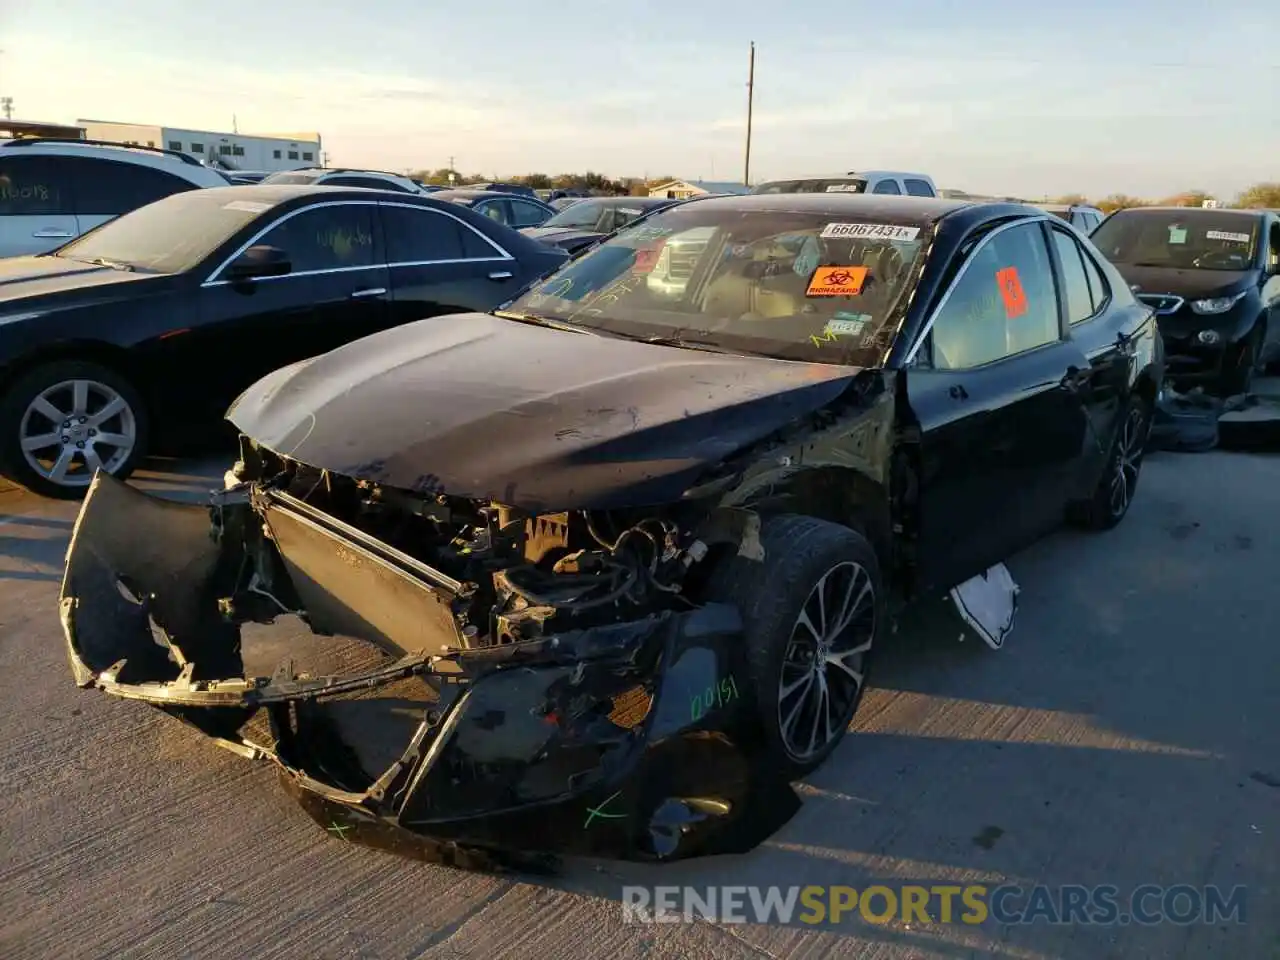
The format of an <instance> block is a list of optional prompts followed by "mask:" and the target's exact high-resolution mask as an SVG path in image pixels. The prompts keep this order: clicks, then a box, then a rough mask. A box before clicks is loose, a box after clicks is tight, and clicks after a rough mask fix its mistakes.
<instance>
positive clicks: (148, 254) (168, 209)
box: [54, 187, 271, 273]
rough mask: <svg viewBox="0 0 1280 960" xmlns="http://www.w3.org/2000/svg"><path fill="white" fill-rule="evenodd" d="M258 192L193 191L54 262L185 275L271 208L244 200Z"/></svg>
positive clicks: (135, 215) (140, 212)
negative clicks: (104, 264) (246, 194)
mask: <svg viewBox="0 0 1280 960" xmlns="http://www.w3.org/2000/svg"><path fill="white" fill-rule="evenodd" d="M252 189H253V188H252V187H228V188H226V189H212V190H187V191H184V192H183V193H175V194H173V195H172V196H168V197H165V198H164V199H163V200H157V201H156V202H155V203H150V204H147V206H145V207H139V208H138V209H137V210H134V211H132V212H131V213H126V214H125V215H124V216H122V217H117V218H116V219H115V220H110V221H108V222H107V223H104V224H103V225H102V226H100V227H98V228H97V229H96V230H93V231H91V232H90V233H86V234H85V235H84V236H83V237H81V238H80V239H79V240H73V241H71V243H69V244H67V245H66V246H64V247H61V248H59V249H58V250H57V251H56V252H55V253H54V256H57V257H64V258H66V259H68V260H82V261H86V262H94V261H99V260H105V261H109V262H111V263H119V264H123V265H125V266H130V267H136V268H138V269H141V270H155V271H157V272H159V273H181V272H183V271H185V270H190V269H191V268H192V267H194V266H195V265H196V264H198V263H200V261H202V260H203V259H204V258H205V257H207V256H209V254H211V253H213V251H215V250H217V249H218V247H220V246H222V244H224V243H225V242H226V241H227V240H229V239H231V237H232V236H234V235H235V234H236V233H237V232H239V231H240V230H241V229H242V228H243V227H245V226H246V225H247V224H249V223H250V222H251V221H253V220H255V219H256V218H258V217H260V216H261V215H262V214H263V213H264V212H266V211H267V210H269V209H271V204H269V203H263V202H260V201H256V200H245V199H243V198H241V197H238V194H239V193H240V191H242V190H252Z"/></svg>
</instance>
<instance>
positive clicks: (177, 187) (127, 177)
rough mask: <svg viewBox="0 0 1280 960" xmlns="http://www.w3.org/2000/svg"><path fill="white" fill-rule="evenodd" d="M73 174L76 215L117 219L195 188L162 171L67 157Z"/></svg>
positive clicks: (91, 158)
mask: <svg viewBox="0 0 1280 960" xmlns="http://www.w3.org/2000/svg"><path fill="white" fill-rule="evenodd" d="M66 160H67V162H68V165H69V168H70V170H71V171H72V179H73V187H74V191H75V198H76V199H75V206H76V213H78V214H86V215H90V216H93V215H97V216H104V215H105V216H119V215H120V214H122V213H128V212H129V211H130V210H137V209H138V208H139V207H145V206H146V205H147V204H149V203H155V202H156V201H157V200H162V199H163V198H165V197H167V196H170V195H172V194H175V193H181V192H183V191H185V190H194V189H196V187H195V184H193V183H190V182H189V181H187V180H183V179H182V178H181V177H175V176H174V175H173V174H171V173H165V172H164V171H163V170H155V169H153V168H151V167H144V166H142V165H140V164H136V163H120V162H119V161H114V160H99V159H96V158H94V157H67V158H66Z"/></svg>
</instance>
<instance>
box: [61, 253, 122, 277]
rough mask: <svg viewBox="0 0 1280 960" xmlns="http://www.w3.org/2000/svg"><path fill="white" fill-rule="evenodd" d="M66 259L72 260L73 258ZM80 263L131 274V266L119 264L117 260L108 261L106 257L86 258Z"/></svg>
mask: <svg viewBox="0 0 1280 960" xmlns="http://www.w3.org/2000/svg"><path fill="white" fill-rule="evenodd" d="M68 259H71V260H74V259H76V258H75V257H70V258H68ZM80 262H81V263H92V264H95V265H96V266H99V267H110V268H111V269H112V270H122V271H124V272H125V273H133V269H134V268H133V264H131V263H121V262H120V261H119V260H108V259H107V258H106V257H87V258H85V259H84V260H81V261H80Z"/></svg>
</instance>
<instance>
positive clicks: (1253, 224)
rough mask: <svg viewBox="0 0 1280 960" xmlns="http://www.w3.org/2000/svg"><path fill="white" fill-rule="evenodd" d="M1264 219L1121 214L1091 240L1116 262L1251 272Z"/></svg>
mask: <svg viewBox="0 0 1280 960" xmlns="http://www.w3.org/2000/svg"><path fill="white" fill-rule="evenodd" d="M1259 223H1260V219H1259V218H1258V217H1254V216H1243V215H1241V214H1239V213H1231V212H1229V211H1225V210H1196V209H1194V208H1191V209H1187V210H1121V211H1119V212H1117V213H1114V214H1112V215H1111V216H1110V217H1109V218H1108V219H1107V222H1106V223H1104V224H1103V225H1102V226H1100V227H1099V228H1098V229H1097V230H1096V231H1095V232H1094V233H1093V234H1092V235H1091V236H1090V239H1091V240H1092V241H1093V244H1094V246H1096V247H1097V248H1098V249H1099V250H1100V251H1102V254H1103V256H1105V257H1106V258H1107V259H1108V260H1110V261H1111V262H1112V263H1119V264H1128V265H1130V266H1135V267H1169V268H1173V269H1180V270H1248V269H1249V268H1250V267H1252V266H1253V264H1254V257H1255V255H1256V254H1257V250H1258V242H1259V236H1258V233H1259Z"/></svg>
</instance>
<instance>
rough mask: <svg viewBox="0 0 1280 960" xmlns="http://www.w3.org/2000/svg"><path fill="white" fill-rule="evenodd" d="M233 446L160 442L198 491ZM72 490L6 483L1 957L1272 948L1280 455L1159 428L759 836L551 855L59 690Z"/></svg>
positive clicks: (144, 714) (899, 666) (910, 633)
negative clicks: (471, 838)
mask: <svg viewBox="0 0 1280 960" xmlns="http://www.w3.org/2000/svg"><path fill="white" fill-rule="evenodd" d="M223 466H224V464H223V463H222V462H215V461H208V462H205V463H199V464H188V463H170V464H161V465H158V466H157V467H156V469H153V470H148V471H144V472H143V473H142V474H141V475H139V477H138V478H137V482H138V483H139V484H140V485H141V486H143V487H144V488H147V489H150V490H153V491H163V492H166V493H169V494H172V495H176V496H193V497H194V496H199V495H200V493H201V491H202V490H203V489H204V488H206V487H207V486H208V485H210V483H211V482H216V478H217V477H218V476H219V475H220V473H221V470H222V468H223ZM75 511H76V507H75V505H73V504H67V503H56V502H52V501H45V500H40V499H38V498H36V497H34V496H32V495H30V494H27V493H24V492H22V491H20V490H15V489H7V490H0V661H2V662H3V678H2V679H0V691H2V693H0V730H3V731H4V733H3V736H2V737H0V851H2V856H0V904H3V909H4V915H3V920H2V921H0V955H2V956H4V957H8V958H24V957H58V958H60V960H71V958H79V957H93V958H97V957H108V956H110V957H173V956H182V957H187V958H201V957H210V958H223V957H232V956H253V957H257V958H262V960H266V958H277V957H305V958H328V957H333V958H338V957H360V958H378V960H393V958H396V960H399V958H403V960H411V958H443V957H463V956H474V957H485V958H490V957H504V956H519V957H526V956H549V957H557V958H561V960H571V958H578V957H584V958H585V957H604V956H608V957H611V958H630V957H664V956H672V957H674V956H680V957H690V958H702V957H721V956H726V957H727V956H745V957H761V958H782V957H819V956H841V957H876V958H882V957H894V958H924V957H938V958H955V957H969V956H983V957H987V956H996V957H1018V958H1050V957H1070V958H1075V957H1081V958H1088V960H1101V958H1107V957H1117V958H1119V957H1124V958H1135V957H1152V958H1161V960H1170V958H1177V957H1205V956H1222V957H1229V958H1252V957H1259V958H1261V957H1276V956H1280V914H1277V912H1276V911H1275V910H1274V904H1275V902H1276V897H1277V894H1278V893H1280V859H1278V858H1277V857H1276V851H1277V838H1280V644H1278V643H1277V639H1276V638H1277V633H1276V630H1277V626H1280V590H1278V589H1276V586H1275V583H1276V580H1275V572H1276V571H1277V570H1280V457H1275V456H1270V457H1268V456H1251V455H1244V454H1231V453H1226V452H1214V453H1208V454H1198V455H1197V454H1189V455H1176V454H1160V455H1157V456H1154V457H1152V458H1151V459H1150V460H1149V461H1148V463H1147V465H1146V468H1145V470H1144V474H1143V478H1142V485H1141V488H1140V491H1139V495H1138V498H1137V500H1136V502H1135V504H1134V506H1133V509H1132V511H1131V513H1130V515H1129V517H1128V518H1127V519H1126V521H1125V522H1124V523H1123V525H1122V526H1121V527H1120V528H1119V529H1118V530H1116V531H1114V532H1113V533H1111V534H1106V535H1102V536H1090V535H1079V534H1074V533H1067V532H1064V533H1061V534H1059V535H1056V536H1054V537H1053V538H1051V539H1049V540H1047V541H1045V542H1043V543H1041V544H1040V545H1038V546H1037V547H1035V548H1033V549H1032V550H1030V551H1028V552H1026V553H1024V554H1022V555H1020V556H1018V557H1016V558H1014V559H1013V560H1012V561H1011V562H1010V564H1009V566H1010V568H1011V570H1012V571H1013V573H1014V576H1015V577H1016V579H1017V580H1018V581H1019V583H1020V584H1021V586H1022V597H1021V610H1020V613H1019V622H1018V626H1017V628H1016V630H1015V632H1014V634H1013V635H1012V637H1011V638H1010V639H1009V641H1008V643H1007V645H1006V647H1005V649H1003V650H1002V651H1000V652H999V653H995V652H992V651H990V650H988V649H986V648H985V647H982V646H981V645H979V644H977V643H974V642H972V641H970V642H966V643H958V642H957V641H956V639H955V637H954V636H953V635H951V634H950V633H948V632H946V631H942V630H940V629H937V628H936V627H931V626H930V625H929V624H927V623H923V622H916V623H911V624H904V625H903V626H902V629H901V630H900V631H899V632H898V634H897V635H896V636H895V637H894V638H893V641H894V642H893V644H892V646H891V648H889V649H886V651H885V652H884V654H883V655H882V657H881V660H880V662H879V664H878V669H877V672H876V674H875V676H874V678H873V680H874V687H875V689H873V690H871V691H870V692H869V694H868V696H867V699H866V700H865V702H864V705H863V707H862V710H861V711H860V712H859V715H858V718H857V722H856V726H857V733H856V735H855V736H852V737H850V738H849V739H848V740H846V742H845V743H844V744H843V745H842V746H841V748H840V750H839V751H838V752H837V753H836V755H835V757H834V758H833V760H832V761H831V762H830V763H829V764H828V765H827V766H826V767H825V768H823V769H821V770H820V771H819V772H818V773H817V774H815V775H814V776H813V777H812V779H811V781H810V782H809V783H807V784H805V785H804V787H803V794H804V798H805V805H804V807H803V809H802V810H801V811H800V813H799V814H797V816H796V817H795V819H794V820H792V822H791V823H790V824H788V825H787V826H786V827H785V828H784V829H783V830H782V831H781V832H780V833H779V834H778V835H777V836H776V837H775V838H774V839H773V840H772V841H770V842H769V843H768V844H767V845H766V846H764V847H762V848H760V849H758V850H756V851H755V852H753V853H751V854H749V855H746V856H742V857H734V858H716V859H711V860H705V861H700V862H690V863H684V864H676V865H672V866H669V867H665V868H650V867H644V866H636V865H621V866H620V865H617V864H602V865H601V864H581V863H580V864H573V865H571V866H570V868H569V870H568V872H567V874H566V875H565V876H563V877H560V878H556V879H555V880H552V881H544V880H531V881H524V880H519V879H508V878H495V877H490V876H484V875H479V874H468V873H463V872H459V871H455V870H450V869H447V868H444V867H437V866H432V865H425V864H421V863H416V862H410V861H403V860H399V859H396V858H394V857H392V856H390V855H387V854H382V853H377V852H374V851H371V850H367V849H364V848H361V847H357V846H354V845H344V843H343V842H342V841H341V840H340V839H337V838H335V837H333V836H329V835H327V834H326V833H325V832H324V831H322V830H320V829H319V828H318V827H317V826H316V824H315V823H314V822H313V821H311V820H310V819H309V818H308V817H306V816H305V815H304V814H303V813H302V811H301V810H299V809H298V808H297V807H296V806H294V804H293V803H292V801H290V800H289V799H288V797H286V795H285V794H284V793H283V791H281V790H280V789H279V787H278V786H277V784H276V782H275V778H274V776H273V775H272V774H271V773H270V772H269V771H267V770H266V769H264V768H259V767H254V766H252V765H250V764H249V763H247V762H246V761H244V760H242V759H240V758H239V757H236V756H234V755H232V754H230V753H227V752H224V751H220V750H217V749H216V748H214V747H213V746H211V745H209V744H208V743H207V742H202V741H201V739H200V738H199V737H198V736H197V735H196V734H194V733H191V732H188V731H187V730H185V729H184V728H183V727H181V726H180V725H179V724H178V723H177V722H176V721H172V720H170V719H168V718H166V717H164V716H162V715H161V714H159V713H158V712H156V711H154V710H152V709H150V708H147V707H145V706H142V705H138V704H130V703H126V702H121V701H115V700H111V699H108V698H107V697H105V696H104V695H101V694H95V693H90V692H82V691H79V690H77V689H76V688H75V687H74V686H73V685H72V683H71V678H70V674H69V671H68V669H67V665H66V659H65V656H64V652H63V642H62V637H61V632H60V629H59V627H58V622H57V615H56V611H55V597H56V594H57V590H58V579H59V575H60V570H61V561H62V553H63V550H64V547H65V544H66V541H67V538H68V535H69V533H70V529H71V525H72V523H73V521H74V517H75ZM912 881H920V882H924V883H934V884H936V883H986V884H990V885H993V886H994V885H996V884H999V883H1002V882H1011V883H1019V884H1023V885H1030V884H1034V883H1044V884H1051V885H1056V884H1082V885H1086V886H1092V885H1096V884H1114V885H1116V886H1118V887H1120V888H1121V890H1128V889H1131V888H1133V887H1135V886H1137V885H1139V884H1146V883H1154V884H1161V885H1166V886H1168V885H1174V884H1190V885H1192V886H1196V887H1200V886H1203V885H1208V884H1217V885H1219V886H1221V887H1223V888H1225V889H1230V888H1232V887H1234V886H1236V885H1239V884H1243V885H1245V886H1246V887H1247V888H1248V890H1247V907H1248V909H1247V914H1246V918H1245V923H1243V924H1232V923H1226V924H1215V925H1194V926H1179V925H1176V924H1172V923H1167V924H1162V925H1158V926H1152V927H1145V926H1137V925H1126V926H1119V925H1114V926H1082V925H1076V926H1048V925H1045V924H1044V923H1037V924H1035V925H1030V926H1005V927H1001V926H998V925H996V924H994V923H993V922H988V923H987V924H986V925H984V926H981V927H966V926H963V925H952V926H946V925H942V924H931V925H923V926H922V925H916V924H912V925H910V926H907V925H904V924H901V923H894V924H888V925H884V926H877V925H870V924H867V923H865V922H863V921H862V920H860V919H856V918H854V917H852V915H851V918H846V920H845V921H844V922H842V923H841V924H839V925H837V926H835V927H831V926H827V927H809V926H804V925H802V924H798V923H797V924H795V925H792V926H779V925H774V926H768V925H751V924H748V925H730V924H713V923H710V922H705V921H699V922H695V923H693V924H689V925H686V924H677V925H661V926H659V925H640V924H624V923H622V914H621V908H620V906H619V896H620V889H621V886H622V885H623V884H624V883H641V884H693V885H697V886H705V885H708V884H718V883H721V884H723V883H732V884H761V885H770V884H776V885H792V884H795V885H810V884H842V885H852V886H856V887H863V886H865V885H867V884H868V883H872V882H882V883H890V884H892V883H897V882H912Z"/></svg>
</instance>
